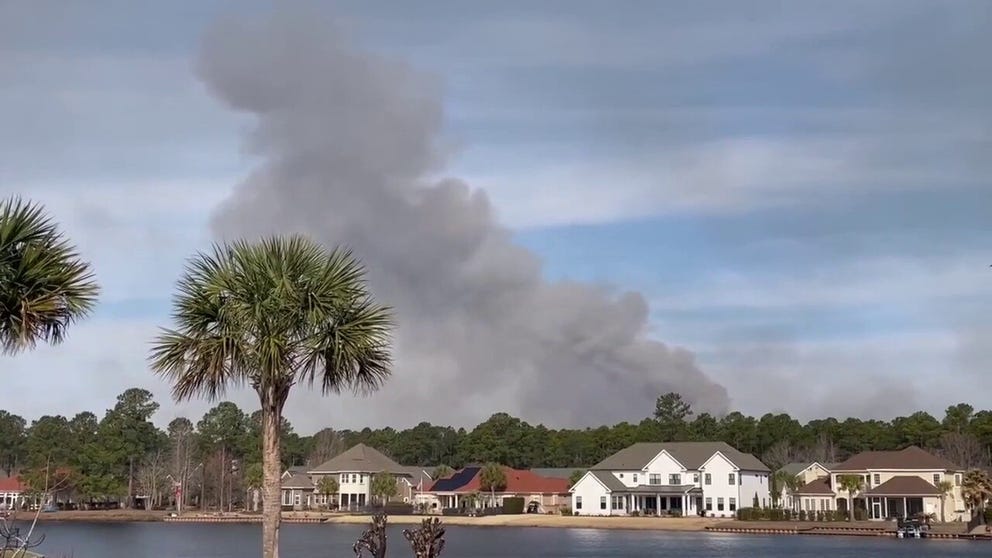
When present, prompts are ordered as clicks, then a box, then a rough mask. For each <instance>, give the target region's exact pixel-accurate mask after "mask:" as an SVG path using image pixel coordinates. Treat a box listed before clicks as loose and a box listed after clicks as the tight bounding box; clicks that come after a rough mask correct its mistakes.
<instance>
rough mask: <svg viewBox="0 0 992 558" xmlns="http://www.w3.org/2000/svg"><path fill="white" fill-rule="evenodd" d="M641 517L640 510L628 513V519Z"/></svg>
mask: <svg viewBox="0 0 992 558" xmlns="http://www.w3.org/2000/svg"><path fill="white" fill-rule="evenodd" d="M640 515H641V510H632V511H631V512H630V517H639V516H640Z"/></svg>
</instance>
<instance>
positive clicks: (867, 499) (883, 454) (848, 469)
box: [796, 446, 968, 521]
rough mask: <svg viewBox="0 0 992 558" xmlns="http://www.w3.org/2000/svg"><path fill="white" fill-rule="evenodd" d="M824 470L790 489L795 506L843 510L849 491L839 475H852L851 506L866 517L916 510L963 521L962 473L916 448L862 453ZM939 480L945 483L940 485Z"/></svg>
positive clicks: (905, 514)
mask: <svg viewBox="0 0 992 558" xmlns="http://www.w3.org/2000/svg"><path fill="white" fill-rule="evenodd" d="M828 472H829V474H827V475H826V476H822V475H821V476H819V477H818V478H816V479H814V480H812V481H810V482H809V483H808V484H806V485H805V486H803V487H801V488H800V489H798V490H797V491H796V498H797V503H798V506H797V507H798V508H799V509H803V510H806V511H810V510H822V509H826V510H829V509H838V510H847V509H848V498H849V494H848V493H847V491H846V490H843V489H841V486H840V484H841V479H842V477H844V476H854V477H857V478H858V479H859V480H860V481H861V488H860V490H858V491H857V492H855V493H854V507H855V509H862V510H864V512H865V517H867V518H868V519H870V520H884V519H889V518H893V517H912V516H915V515H917V514H920V513H927V514H934V515H935V516H936V518H937V519H938V520H939V519H943V520H946V521H956V520H959V519H961V520H967V519H968V516H967V513H966V509H965V504H964V499H963V498H962V496H961V481H962V477H963V476H964V471H963V470H962V469H961V468H960V467H958V466H957V465H955V464H953V463H951V462H950V461H948V460H946V459H944V458H942V457H938V456H936V455H933V454H931V453H928V452H926V451H925V450H923V449H921V448H918V447H916V446H910V447H908V448H906V449H903V450H899V451H866V452H862V453H859V454H857V455H854V456H852V457H851V458H850V459H848V460H847V461H844V462H843V463H838V464H836V465H830V466H829V468H828ZM943 481H947V484H945V485H944V486H943V487H942V486H941V485H942V482H943ZM942 488H947V491H946V492H944V491H943V490H942Z"/></svg>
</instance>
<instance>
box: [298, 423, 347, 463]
mask: <svg viewBox="0 0 992 558" xmlns="http://www.w3.org/2000/svg"><path fill="white" fill-rule="evenodd" d="M346 449H348V448H347V447H346V446H345V441H344V438H342V437H341V436H340V435H339V434H338V433H337V432H336V431H335V430H334V429H332V428H325V429H323V430H321V431H320V432H317V433H316V434H314V435H313V450H312V451H311V452H310V455H309V456H307V465H310V466H313V467H316V466H317V465H320V464H322V463H324V462H326V461H327V460H329V459H331V458H333V457H336V456H337V455H339V454H341V453H343V452H344V451H345V450H346Z"/></svg>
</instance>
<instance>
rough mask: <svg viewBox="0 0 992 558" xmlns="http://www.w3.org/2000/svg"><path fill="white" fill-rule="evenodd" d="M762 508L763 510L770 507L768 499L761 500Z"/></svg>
mask: <svg viewBox="0 0 992 558" xmlns="http://www.w3.org/2000/svg"><path fill="white" fill-rule="evenodd" d="M761 507H763V508H767V507H768V498H762V499H761Z"/></svg>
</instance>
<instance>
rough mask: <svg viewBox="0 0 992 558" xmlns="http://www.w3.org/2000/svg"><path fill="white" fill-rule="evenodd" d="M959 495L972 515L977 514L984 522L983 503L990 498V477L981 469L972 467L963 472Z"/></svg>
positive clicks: (991, 483) (991, 481)
mask: <svg viewBox="0 0 992 558" xmlns="http://www.w3.org/2000/svg"><path fill="white" fill-rule="evenodd" d="M961 496H962V497H963V498H964V502H965V504H966V505H967V506H968V509H970V510H971V513H972V517H974V516H975V515H977V516H978V518H979V522H980V523H982V524H984V523H985V503H986V502H988V501H989V499H990V498H992V479H990V478H989V475H988V473H986V472H985V471H983V470H981V469H972V470H970V471H968V472H967V473H965V474H964V479H963V480H962V481H961Z"/></svg>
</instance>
